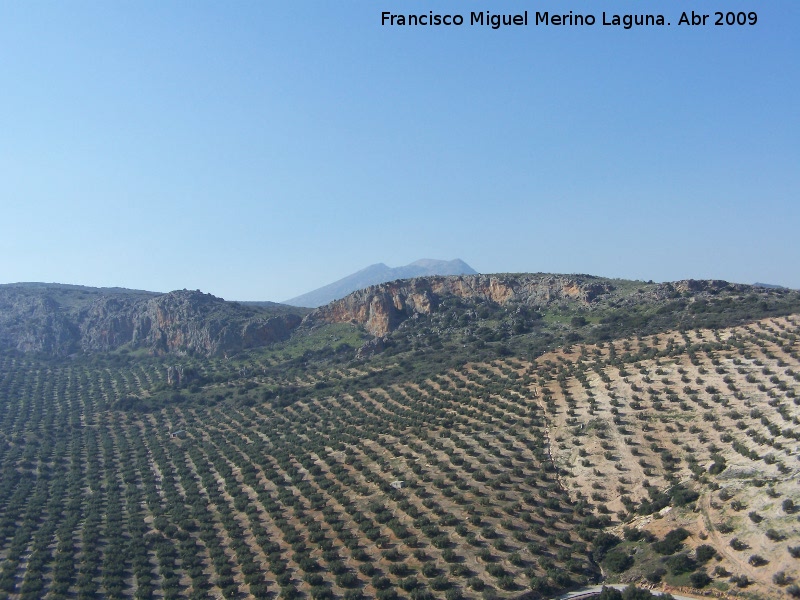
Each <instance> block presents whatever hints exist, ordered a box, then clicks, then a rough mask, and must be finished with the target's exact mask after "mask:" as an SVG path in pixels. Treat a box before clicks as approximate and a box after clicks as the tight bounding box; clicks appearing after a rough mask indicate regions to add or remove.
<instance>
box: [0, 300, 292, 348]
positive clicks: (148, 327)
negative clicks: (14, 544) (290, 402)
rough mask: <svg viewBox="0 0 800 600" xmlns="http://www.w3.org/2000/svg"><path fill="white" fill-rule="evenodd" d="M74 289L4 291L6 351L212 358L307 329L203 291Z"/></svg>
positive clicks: (287, 316) (287, 315) (1, 326)
mask: <svg viewBox="0 0 800 600" xmlns="http://www.w3.org/2000/svg"><path fill="white" fill-rule="evenodd" d="M74 288H75V286H73V287H69V286H55V287H47V286H34V287H27V286H24V285H23V286H0V347H5V348H13V349H16V350H18V351H21V352H38V353H44V354H50V355H57V356H64V355H68V354H72V353H75V352H102V351H109V350H114V349H116V348H119V347H121V346H124V345H129V346H130V347H131V348H147V349H149V350H150V351H152V352H154V353H159V354H162V353H198V354H202V355H206V356H212V355H224V354H226V353H229V352H236V351H239V350H244V349H247V348H255V347H259V346H264V345H266V344H269V343H272V342H276V341H280V340H285V339H287V338H288V337H289V335H290V334H291V331H292V330H293V329H294V328H295V327H297V326H298V325H299V324H300V322H301V317H300V316H299V315H297V314H293V313H291V312H285V311H284V312H281V313H280V314H271V313H270V312H269V311H267V310H266V309H262V308H259V307H254V306H243V305H240V304H238V303H235V302H225V301H224V300H222V299H221V298H216V297H214V296H212V295H210V294H203V293H201V292H199V291H187V290H183V291H177V292H170V293H168V294H152V293H147V292H133V291H128V292H129V293H125V292H126V291H125V290H122V291H120V290H114V291H108V292H106V291H105V290H102V289H99V290H98V289H96V288H78V289H74Z"/></svg>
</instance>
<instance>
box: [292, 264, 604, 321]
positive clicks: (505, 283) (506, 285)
mask: <svg viewBox="0 0 800 600" xmlns="http://www.w3.org/2000/svg"><path fill="white" fill-rule="evenodd" d="M613 289H614V287H613V285H612V284H611V283H610V282H609V281H608V280H603V279H600V278H596V277H591V276H588V275H575V276H569V275H538V274H536V275H461V276H454V277H424V278H418V279H408V280H400V281H393V282H390V283H383V284H380V285H375V286H371V287H368V288H366V289H363V290H359V291H358V292H354V293H353V294H350V295H349V296H347V297H346V298H342V299H341V300H337V301H335V302H331V303H330V304H328V305H327V306H323V307H321V308H319V309H317V310H316V311H314V312H313V313H311V314H310V315H309V316H308V317H306V318H307V319H308V320H309V321H311V322H314V321H321V322H327V323H347V322H351V323H356V324H359V325H363V326H364V327H365V328H366V329H367V331H369V332H370V333H371V334H372V335H375V336H383V335H386V334H387V333H389V332H390V331H393V330H394V329H396V328H397V327H398V325H400V323H402V322H403V321H404V320H406V319H407V318H409V317H411V316H413V315H414V314H430V313H431V312H433V311H435V310H436V308H437V307H438V306H439V304H440V303H441V301H442V300H443V299H444V298H447V297H449V296H455V297H460V298H469V299H476V300H481V301H485V302H493V303H496V304H500V305H504V304H507V303H508V302H511V301H516V302H519V303H521V304H526V305H529V306H535V307H543V306H546V305H548V304H551V303H553V302H563V301H567V302H576V303H581V304H590V303H592V302H593V301H595V300H596V299H597V298H599V297H601V296H603V295H604V294H607V293H609V292H611V291H612V290H613Z"/></svg>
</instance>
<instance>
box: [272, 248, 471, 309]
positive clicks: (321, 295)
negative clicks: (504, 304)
mask: <svg viewBox="0 0 800 600" xmlns="http://www.w3.org/2000/svg"><path fill="white" fill-rule="evenodd" d="M476 274H477V271H475V269H473V268H472V267H470V266H469V265H468V264H467V263H465V262H464V261H463V260H461V259H458V258H457V259H455V260H434V259H429V258H423V259H421V260H418V261H416V262H413V263H411V264H409V265H405V266H404V267H388V266H386V265H385V264H383V263H377V264H374V265H370V266H368V267H367V268H365V269H361V270H360V271H357V272H355V273H353V274H352V275H348V276H347V277H343V278H342V279H340V280H338V281H334V282H333V283H329V284H328V285H326V286H323V287H321V288H318V289H316V290H313V291H311V292H308V293H306V294H303V295H301V296H297V297H296V298H292V299H290V300H286V301H285V302H284V304H290V305H292V306H307V307H312V308H316V307H318V306H323V305H324V304H328V303H329V302H333V301H334V300H338V299H340V298H344V297H345V296H347V295H348V294H350V293H352V292H355V291H356V290H360V289H363V288H365V287H368V286H370V285H378V284H379V283H386V282H387V281H394V280H396V279H410V278H412V277H425V276H428V275H476Z"/></svg>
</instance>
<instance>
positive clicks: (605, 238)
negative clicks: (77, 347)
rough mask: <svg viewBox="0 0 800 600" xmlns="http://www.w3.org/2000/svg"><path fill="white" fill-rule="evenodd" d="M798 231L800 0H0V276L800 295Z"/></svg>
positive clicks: (149, 283) (298, 286)
mask: <svg viewBox="0 0 800 600" xmlns="http://www.w3.org/2000/svg"><path fill="white" fill-rule="evenodd" d="M487 10H488V11H490V12H492V13H504V14H508V13H514V14H516V13H521V12H522V11H525V10H527V11H528V14H529V25H528V26H527V27H524V26H519V27H503V28H500V29H498V30H493V29H491V28H490V27H486V26H483V27H481V26H469V24H468V23H469V15H470V12H471V11H487ZM693 10H694V11H695V12H698V13H701V14H709V15H711V16H710V17H709V19H708V24H707V25H706V26H696V27H692V26H679V25H677V22H678V20H679V18H680V16H681V13H682V12H683V11H687V12H689V13H690V14H691V11H693ZM714 10H724V11H725V12H728V11H733V12H738V11H744V12H745V13H749V12H753V11H755V12H756V13H757V23H756V24H755V25H743V26H739V25H735V26H714V25H712V22H713V20H714V16H713V12H714ZM383 11H388V12H391V13H395V14H428V13H429V12H430V11H434V12H435V13H438V14H462V15H464V16H465V20H466V21H467V23H466V24H465V25H463V26H461V27H452V26H451V27H445V26H440V27H435V26H428V27H425V26H417V27H409V26H406V27H400V26H394V27H390V26H385V25H381V13H382V12H383ZM536 11H550V13H551V14H553V13H569V11H572V12H573V13H580V14H584V15H585V14H593V15H595V16H596V19H597V23H596V25H594V26H591V27H589V26H583V27H580V26H573V27H569V26H562V27H558V26H553V25H551V26H542V25H539V26H535V25H533V23H532V21H533V19H534V15H535V12H536ZM603 12H605V13H606V14H607V19H608V20H610V19H611V15H613V14H632V13H635V14H642V13H653V14H658V13H660V14H663V15H665V18H666V20H667V21H669V22H670V23H671V25H670V26H664V27H633V28H631V29H628V30H626V29H624V28H622V27H614V26H603V25H601V22H602V15H603ZM798 226H800V3H798V2H797V1H796V0H769V1H768V2H760V1H757V0H749V1H739V0H724V1H722V0H720V1H719V2H708V1H706V0H641V1H639V0H539V1H534V0H340V1H333V0H321V1H317V0H293V1H291V2H290V1H288V0H287V1H282V2H278V1H277V0H266V1H261V0H259V1H244V0H231V1H225V2H223V1H218V2H207V1H203V0H196V1H194V0H193V1H192V2H183V1H181V2H178V1H170V0H158V1H148V0H141V1H130V0H120V1H119V2H108V1H105V0H103V1H90V0H80V1H78V0H76V1H74V2H63V1H60V0H59V1H58V2H42V1H38V0H30V1H28V0H25V1H22V0H19V1H16V0H0V283H11V282H18V281H47V282H60V283H74V284H82V285H90V286H120V287H129V288H135V289H147V290H153V291H169V290H173V289H183V288H188V289H201V290H203V291H204V292H210V293H212V294H214V295H217V296H221V297H224V298H226V299H231V300H273V301H280V300H284V299H287V298H290V297H293V296H297V295H299V294H302V293H305V292H307V291H310V290H312V289H315V288H317V287H320V286H322V285H325V284H327V283H330V282H331V281H334V280H336V279H339V278H341V277H344V276H346V275H348V274H350V273H352V272H354V271H356V270H358V269H361V268H363V267H366V266H367V265H370V264H373V263H377V262H384V263H386V264H388V265H389V266H400V265H404V264H407V263H410V262H412V261H414V260H417V259H419V258H438V259H446V260H449V259H453V258H461V259H463V260H465V261H466V262H467V263H469V264H470V265H471V266H472V267H473V268H475V269H476V270H478V271H479V272H482V273H494V272H553V273H589V274H594V275H601V276H608V277H621V278H627V279H641V280H651V279H652V280H655V281H672V280H678V279H687V278H695V279H700V278H716V279H726V280H729V281H736V282H741V283H754V282H756V281H758V282H765V283H775V284H782V285H786V286H789V287H795V288H800V242H798Z"/></svg>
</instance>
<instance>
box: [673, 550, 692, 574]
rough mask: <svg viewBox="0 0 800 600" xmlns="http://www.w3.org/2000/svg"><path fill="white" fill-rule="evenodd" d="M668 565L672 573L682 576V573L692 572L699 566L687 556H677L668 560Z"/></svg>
mask: <svg viewBox="0 0 800 600" xmlns="http://www.w3.org/2000/svg"><path fill="white" fill-rule="evenodd" d="M666 565H667V568H668V569H669V571H670V573H672V574H673V575H680V574H681V573H688V572H689V571H692V570H693V569H694V568H695V567H696V566H697V563H696V562H695V561H693V560H692V559H691V558H689V555H687V554H676V555H674V556H670V557H669V558H668V559H667V562H666Z"/></svg>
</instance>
